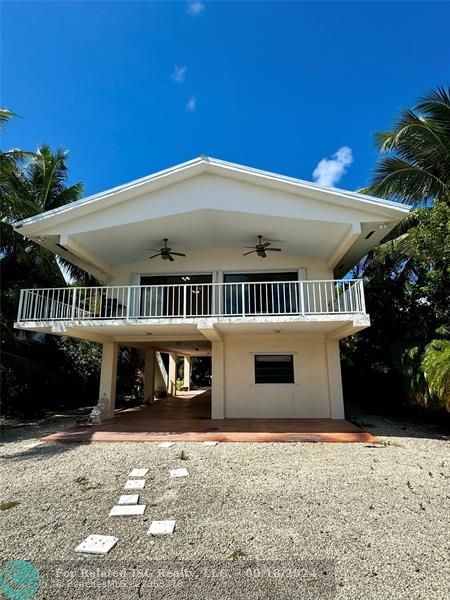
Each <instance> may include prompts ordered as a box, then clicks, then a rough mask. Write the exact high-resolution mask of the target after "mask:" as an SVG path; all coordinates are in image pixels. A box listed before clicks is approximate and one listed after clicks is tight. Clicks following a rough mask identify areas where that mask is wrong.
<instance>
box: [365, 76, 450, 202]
mask: <svg viewBox="0 0 450 600" xmlns="http://www.w3.org/2000/svg"><path fill="white" fill-rule="evenodd" d="M376 143H377V146H378V148H379V150H380V152H381V153H382V155H383V156H382V157H381V158H380V160H379V162H378V165H377V166H376V169H375V173H374V177H373V180H372V183H371V185H369V186H368V187H367V188H365V189H364V190H362V191H363V192H364V193H368V194H372V195H374V196H381V197H383V198H387V199H389V200H396V201H397V202H403V203H406V204H411V205H412V206H413V207H415V208H417V207H420V206H431V205H432V204H433V203H435V202H438V201H442V202H446V203H447V204H450V88H447V89H446V88H444V87H439V88H438V89H437V90H433V91H431V92H429V93H428V94H427V95H425V96H424V97H423V98H422V99H421V100H420V101H419V102H418V104H417V105H416V106H415V107H414V108H413V109H412V110H404V111H402V112H401V113H400V116H399V119H398V121H397V123H396V124H395V126H394V129H393V130H392V131H381V132H378V133H377V134H376Z"/></svg>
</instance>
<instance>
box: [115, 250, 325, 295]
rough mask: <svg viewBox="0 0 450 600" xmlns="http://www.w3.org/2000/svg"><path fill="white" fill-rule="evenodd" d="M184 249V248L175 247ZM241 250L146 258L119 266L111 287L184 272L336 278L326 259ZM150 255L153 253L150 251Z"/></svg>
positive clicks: (203, 251)
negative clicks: (142, 276) (167, 258)
mask: <svg viewBox="0 0 450 600" xmlns="http://www.w3.org/2000/svg"><path fill="white" fill-rule="evenodd" d="M274 245H275V246H276V244H274ZM174 249H175V250H181V251H182V250H183V248H181V247H180V248H174ZM242 252H243V250H242V249H239V248H237V249H236V248H208V250H207V251H205V250H197V251H191V252H189V256H188V257H186V258H178V259H177V260H176V261H175V262H173V263H171V262H169V261H163V260H161V259H160V258H155V259H152V260H149V259H146V260H142V261H139V262H135V263H130V264H127V265H122V266H120V267H116V268H115V269H114V272H113V279H112V281H111V282H110V285H130V284H131V283H134V282H133V274H137V273H140V274H147V275H151V274H155V275H156V274H170V273H174V274H181V273H190V274H194V273H212V272H214V271H220V272H236V273H239V272H257V271H266V272H270V271H280V270H292V271H296V270H298V269H300V268H305V269H306V278H307V279H333V273H332V270H331V269H328V268H327V266H326V262H325V260H321V259H318V258H311V257H304V256H289V255H286V254H284V253H282V252H281V253H279V254H278V253H275V252H274V253H271V254H270V256H268V257H267V258H266V259H260V258H258V257H257V256H256V255H255V254H251V255H249V256H242ZM149 255H150V252H149Z"/></svg>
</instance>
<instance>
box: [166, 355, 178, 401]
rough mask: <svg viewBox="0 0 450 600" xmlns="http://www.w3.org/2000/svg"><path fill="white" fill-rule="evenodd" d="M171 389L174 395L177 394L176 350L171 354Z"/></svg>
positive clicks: (169, 391) (169, 390)
mask: <svg viewBox="0 0 450 600" xmlns="http://www.w3.org/2000/svg"><path fill="white" fill-rule="evenodd" d="M168 387H169V389H168V390H167V391H168V393H169V394H171V395H172V396H176V395H177V355H176V353H175V352H171V353H170V354H169V386H168Z"/></svg>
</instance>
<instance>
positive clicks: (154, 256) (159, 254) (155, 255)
mask: <svg viewBox="0 0 450 600" xmlns="http://www.w3.org/2000/svg"><path fill="white" fill-rule="evenodd" d="M157 256H161V252H159V253H158V254H154V255H153V256H149V258H156V257H157Z"/></svg>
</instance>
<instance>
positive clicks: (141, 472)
mask: <svg viewBox="0 0 450 600" xmlns="http://www.w3.org/2000/svg"><path fill="white" fill-rule="evenodd" d="M147 473H148V469H132V470H131V471H130V472H129V473H128V477H145V476H146V475H147Z"/></svg>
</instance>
